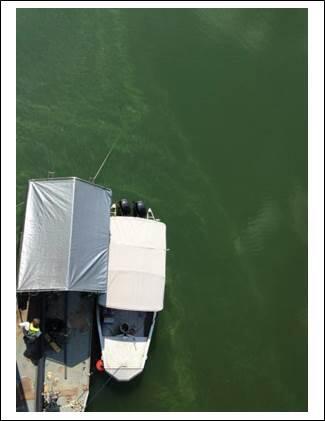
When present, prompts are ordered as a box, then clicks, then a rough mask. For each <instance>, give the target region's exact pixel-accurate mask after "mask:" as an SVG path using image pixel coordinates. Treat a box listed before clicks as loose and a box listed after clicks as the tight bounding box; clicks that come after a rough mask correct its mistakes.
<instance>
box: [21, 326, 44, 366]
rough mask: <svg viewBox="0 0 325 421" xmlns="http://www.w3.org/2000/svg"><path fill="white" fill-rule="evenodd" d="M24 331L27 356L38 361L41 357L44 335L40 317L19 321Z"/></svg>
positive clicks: (25, 353)
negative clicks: (42, 337) (42, 336)
mask: <svg viewBox="0 0 325 421" xmlns="http://www.w3.org/2000/svg"><path fill="white" fill-rule="evenodd" d="M19 326H20V327H22V329H23V333H24V342H25V344H26V351H25V352H24V355H25V357H27V358H29V359H31V360H32V361H35V362H36V361H37V360H39V359H40V357H41V355H40V354H41V344H40V337H41V335H42V332H41V329H40V319H36V318H35V319H33V320H32V321H31V322H22V323H19Z"/></svg>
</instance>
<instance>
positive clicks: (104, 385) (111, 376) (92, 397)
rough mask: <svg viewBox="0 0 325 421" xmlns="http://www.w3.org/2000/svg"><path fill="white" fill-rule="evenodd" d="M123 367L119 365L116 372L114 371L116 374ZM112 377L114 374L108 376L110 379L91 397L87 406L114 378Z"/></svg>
mask: <svg viewBox="0 0 325 421" xmlns="http://www.w3.org/2000/svg"><path fill="white" fill-rule="evenodd" d="M120 368H121V367H118V368H117V369H116V370H115V372H114V374H116V373H117V372H118V370H119V369H120ZM112 378H113V376H108V379H107V380H106V382H105V383H104V384H103V385H102V386H101V387H100V388H99V390H97V391H96V392H95V394H94V395H93V396H92V397H91V399H90V400H89V401H88V402H87V406H88V405H89V404H90V403H91V402H92V401H93V400H94V399H95V398H96V396H98V394H99V393H100V392H101V391H102V390H103V389H104V387H105V386H106V385H107V384H108V383H109V382H110V381H111V380H112Z"/></svg>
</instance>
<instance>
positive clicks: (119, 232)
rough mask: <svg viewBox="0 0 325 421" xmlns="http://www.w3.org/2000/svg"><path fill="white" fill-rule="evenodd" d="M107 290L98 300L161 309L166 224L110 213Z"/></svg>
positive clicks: (107, 304) (110, 304) (124, 306)
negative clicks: (111, 215) (112, 215)
mask: <svg viewBox="0 0 325 421" xmlns="http://www.w3.org/2000/svg"><path fill="white" fill-rule="evenodd" d="M110 225H111V239H110V249H109V274H108V283H107V294H101V295H100V296H99V304H100V305H102V306H105V307H111V308H118V309H122V310H138V311H160V310H162V309H163V303H164V290H165V271H166V225H165V224H163V223H162V222H157V221H154V220H150V219H144V218H135V217H127V216H114V217H111V224H110Z"/></svg>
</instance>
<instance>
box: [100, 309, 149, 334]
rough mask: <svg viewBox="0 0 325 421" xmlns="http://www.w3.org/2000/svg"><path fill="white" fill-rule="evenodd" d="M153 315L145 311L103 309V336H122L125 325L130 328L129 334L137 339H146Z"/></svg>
mask: <svg viewBox="0 0 325 421" xmlns="http://www.w3.org/2000/svg"><path fill="white" fill-rule="evenodd" d="M152 317H153V313H152V312H145V311H128V310H116V309H111V308H103V309H102V334H103V336H106V337H110V336H118V335H121V333H122V331H121V329H120V327H121V325H123V323H126V324H127V325H128V327H129V334H132V336H135V337H140V338H141V337H146V336H148V334H149V329H150V326H151V322H152Z"/></svg>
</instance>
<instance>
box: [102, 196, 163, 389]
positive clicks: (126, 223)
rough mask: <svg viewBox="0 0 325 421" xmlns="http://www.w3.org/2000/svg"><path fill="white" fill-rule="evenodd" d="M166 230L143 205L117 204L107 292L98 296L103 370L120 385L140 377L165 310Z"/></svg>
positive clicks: (113, 214)
mask: <svg viewBox="0 0 325 421" xmlns="http://www.w3.org/2000/svg"><path fill="white" fill-rule="evenodd" d="M165 272H166V225H165V224H164V223H163V222H161V221H160V220H159V219H156V218H155V216H154V214H153V211H152V209H150V208H149V209H147V208H146V207H145V205H144V203H143V201H137V202H133V205H130V204H129V202H128V200H127V199H122V200H120V201H119V202H117V203H114V204H113V205H112V207H111V216H110V245H109V262H108V278H107V288H106V292H105V293H103V294H99V295H98V304H97V315H96V317H97V326H98V333H99V339H100V346H101V360H100V361H101V364H102V368H103V369H104V370H105V371H106V372H107V373H108V374H109V375H110V376H112V377H113V378H115V379H116V380H118V381H129V380H131V379H133V378H134V377H135V376H137V375H139V374H140V373H141V372H142V371H143V369H144V367H145V363H146V360H147V358H148V352H149V347H150V342H151V339H152V335H153V331H154V327H155V323H156V320H157V316H158V313H159V312H160V311H162V310H163V306H164V292H165V279H166V276H165Z"/></svg>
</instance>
